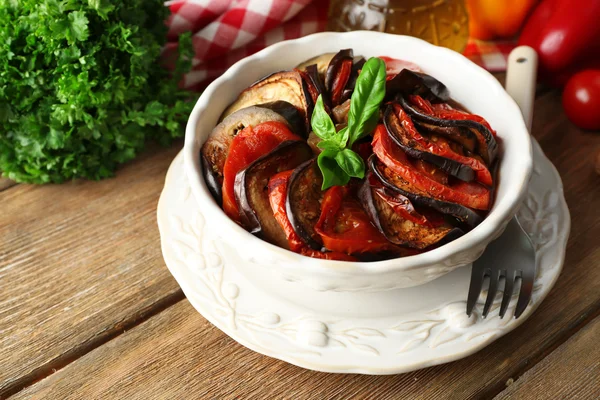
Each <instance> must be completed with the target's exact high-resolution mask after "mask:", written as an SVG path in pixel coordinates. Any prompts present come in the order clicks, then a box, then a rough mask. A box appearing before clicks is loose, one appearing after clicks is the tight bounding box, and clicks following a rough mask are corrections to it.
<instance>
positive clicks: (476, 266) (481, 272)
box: [467, 217, 536, 318]
mask: <svg viewBox="0 0 600 400" xmlns="http://www.w3.org/2000/svg"><path fill="white" fill-rule="evenodd" d="M535 264H536V263H535V248H534V246H533V243H532V242H531V239H530V238H529V236H528V235H527V234H526V233H525V231H524V230H523V228H522V227H521V225H520V224H519V221H518V220H517V218H516V217H515V218H513V219H512V220H510V222H509V223H508V226H507V227H506V230H505V231H504V233H503V234H502V236H501V237H500V238H499V239H496V240H494V241H493V242H492V243H490V244H489V245H488V247H487V248H486V249H485V252H484V253H483V255H482V256H481V257H480V258H479V259H478V260H476V261H475V262H474V263H473V269H472V270H471V283H470V285H469V295H468V297H467V314H468V315H469V316H470V315H471V313H472V312H473V308H474V307H475V304H476V303H477V299H478V298H479V293H480V292H481V289H482V288H483V283H484V280H485V278H486V277H489V279H490V286H489V289H488V294H487V298H486V300H485V305H484V306H483V312H482V313H481V315H482V316H483V317H484V318H485V317H487V315H488V313H489V311H490V308H491V306H492V304H493V303H494V299H495V298H496V293H498V289H499V288H500V281H501V279H504V282H505V283H504V295H503V296H502V303H501V305H500V318H503V317H504V314H505V313H506V310H507V309H508V305H509V303H510V301H511V299H512V297H513V291H514V288H515V283H516V281H517V280H520V281H521V286H520V289H519V299H518V300H517V306H516V308H515V318H519V317H520V316H521V314H522V313H523V311H525V308H527V305H528V304H529V300H530V299H531V293H532V292H533V281H534V279H535Z"/></svg>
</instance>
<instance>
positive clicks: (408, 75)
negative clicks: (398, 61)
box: [385, 68, 450, 103]
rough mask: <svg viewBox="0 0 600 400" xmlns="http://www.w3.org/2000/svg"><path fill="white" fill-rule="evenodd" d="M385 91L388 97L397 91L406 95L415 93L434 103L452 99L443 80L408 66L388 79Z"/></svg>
mask: <svg viewBox="0 0 600 400" xmlns="http://www.w3.org/2000/svg"><path fill="white" fill-rule="evenodd" d="M385 92H386V96H388V97H390V96H393V95H395V94H396V93H400V94H402V95H405V96H407V95H411V94H415V95H419V96H421V97H423V98H424V99H426V100H429V101H431V102H433V103H441V102H445V101H448V100H450V92H449V91H448V88H447V87H446V85H444V84H443V83H442V82H440V81H438V80H437V79H435V78H434V77H433V76H431V75H427V74H425V73H423V72H415V71H411V70H409V69H406V68H404V69H403V70H402V71H400V73H398V74H397V75H396V76H394V77H393V78H392V79H390V80H389V81H387V83H386V85H385ZM390 98H391V97H390Z"/></svg>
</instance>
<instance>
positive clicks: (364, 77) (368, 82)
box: [348, 57, 386, 147]
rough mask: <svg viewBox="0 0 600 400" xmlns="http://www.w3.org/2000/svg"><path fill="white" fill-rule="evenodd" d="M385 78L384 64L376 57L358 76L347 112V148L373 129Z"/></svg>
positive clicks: (370, 60) (371, 59)
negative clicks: (348, 134) (348, 133)
mask: <svg viewBox="0 0 600 400" xmlns="http://www.w3.org/2000/svg"><path fill="white" fill-rule="evenodd" d="M385 77H386V74H385V62H383V60H382V59H380V58H376V57H372V58H370V59H369V60H368V61H367V62H366V63H365V65H364V66H363V68H362V71H361V72H360V75H358V78H357V79H356V85H355V87H354V92H353V93H352V97H351V100H350V111H349V112H348V131H349V132H350V137H349V145H348V146H349V147H351V146H352V144H353V143H354V142H356V141H357V140H358V139H360V138H361V137H363V136H366V135H367V134H369V133H370V132H371V131H372V130H373V129H375V126H376V125H377V120H378V115H379V105H380V104H381V102H382V101H383V98H384V97H385ZM375 115H376V116H377V117H375Z"/></svg>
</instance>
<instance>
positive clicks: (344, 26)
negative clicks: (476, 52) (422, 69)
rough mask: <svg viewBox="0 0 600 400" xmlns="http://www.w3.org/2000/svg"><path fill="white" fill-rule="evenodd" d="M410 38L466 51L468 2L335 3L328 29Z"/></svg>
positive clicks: (361, 0)
mask: <svg viewBox="0 0 600 400" xmlns="http://www.w3.org/2000/svg"><path fill="white" fill-rule="evenodd" d="M363 29H366V30H373V31H379V32H388V33H395V34H399V35H409V36H415V37H418V38H421V39H423V40H426V41H428V42H430V43H433V44H435V45H438V46H444V47H448V48H450V49H453V50H456V51H458V52H462V51H463V50H464V48H465V46H466V44H467V39H468V37H469V20H468V15H467V9H466V7H465V1H464V0H331V4H330V6H329V22H328V30H331V31H342V32H343V31H354V30H363Z"/></svg>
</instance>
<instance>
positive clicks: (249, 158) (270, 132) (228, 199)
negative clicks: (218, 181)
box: [223, 121, 302, 221]
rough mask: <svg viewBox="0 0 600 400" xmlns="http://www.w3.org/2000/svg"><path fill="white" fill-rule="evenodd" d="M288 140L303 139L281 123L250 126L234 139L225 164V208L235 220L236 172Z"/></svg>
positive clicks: (237, 219) (237, 209) (236, 211)
mask: <svg viewBox="0 0 600 400" xmlns="http://www.w3.org/2000/svg"><path fill="white" fill-rule="evenodd" d="M288 140H302V138H300V137H299V136H297V135H294V134H293V133H292V132H290V130H289V129H288V127H287V126H286V125H285V124H283V123H281V122H274V121H271V122H263V123H262V124H258V125H256V126H248V127H246V128H244V129H243V130H242V131H241V132H240V133H238V134H237V135H236V137H234V138H233V141H232V142H231V146H230V147H229V152H228V153H227V158H226V159H225V166H224V167H223V210H224V211H225V213H226V214H227V215H228V216H229V218H231V219H233V220H234V221H239V220H240V215H239V208H238V205H237V202H236V201H235V193H234V190H233V186H234V182H235V176H236V174H237V173H238V172H239V171H241V170H243V169H244V168H246V167H247V166H248V165H250V163H252V162H253V161H254V160H256V159H257V158H259V157H260V156H262V155H264V154H267V153H269V152H270V151H271V150H273V149H274V148H275V147H277V146H278V145H279V144H281V143H283V142H285V141H288Z"/></svg>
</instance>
